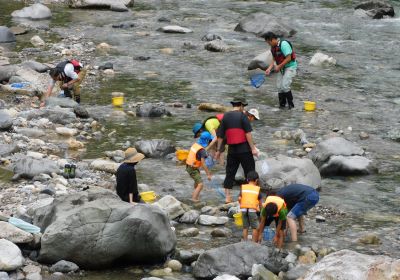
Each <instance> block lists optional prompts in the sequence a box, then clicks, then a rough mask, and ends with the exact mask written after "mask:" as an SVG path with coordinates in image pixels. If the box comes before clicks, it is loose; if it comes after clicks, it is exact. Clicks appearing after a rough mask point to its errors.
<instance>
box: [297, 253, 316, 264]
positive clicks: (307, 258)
mask: <svg viewBox="0 0 400 280" xmlns="http://www.w3.org/2000/svg"><path fill="white" fill-rule="evenodd" d="M316 261H317V256H316V255H315V253H314V251H312V250H310V251H307V252H306V253H305V254H304V255H302V256H300V257H299V260H298V262H299V263H300V264H313V263H315V262H316Z"/></svg>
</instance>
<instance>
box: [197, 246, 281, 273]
mask: <svg viewBox="0 0 400 280" xmlns="http://www.w3.org/2000/svg"><path fill="white" fill-rule="evenodd" d="M253 264H262V265H264V266H265V267H267V268H269V267H271V258H270V256H269V252H268V247H266V246H261V245H260V244H257V243H254V242H240V243H235V244H230V245H227V246H224V247H220V248H215V249H211V250H208V251H206V252H204V253H202V254H201V255H200V256H199V258H198V260H197V261H196V265H195V266H194V269H193V275H194V276H195V277H196V278H206V279H210V278H213V277H216V276H218V275H222V274H230V275H234V276H237V277H239V278H241V279H243V278H247V277H250V276H251V268H252V266H253ZM273 265H275V264H273ZM281 269H282V270H287V267H282V268H281Z"/></svg>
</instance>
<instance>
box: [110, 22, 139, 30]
mask: <svg viewBox="0 0 400 280" xmlns="http://www.w3.org/2000/svg"><path fill="white" fill-rule="evenodd" d="M132 27H135V23H134V22H132V21H127V22H121V23H116V24H113V25H112V28H121V29H128V28H132Z"/></svg>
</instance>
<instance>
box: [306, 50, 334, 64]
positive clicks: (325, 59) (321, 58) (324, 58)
mask: <svg viewBox="0 0 400 280" xmlns="http://www.w3.org/2000/svg"><path fill="white" fill-rule="evenodd" d="M309 64H310V65H313V66H323V65H336V59H334V58H333V57H330V56H328V55H326V54H323V53H320V52H317V53H316V54H314V55H313V57H312V58H311V60H310V63H309Z"/></svg>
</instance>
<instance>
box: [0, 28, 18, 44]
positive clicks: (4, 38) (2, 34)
mask: <svg viewBox="0 0 400 280" xmlns="http://www.w3.org/2000/svg"><path fill="white" fill-rule="evenodd" d="M15 41H16V39H15V35H14V33H12V32H11V30H10V29H9V28H8V27H6V26H0V43H11V42H15Z"/></svg>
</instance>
